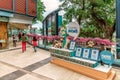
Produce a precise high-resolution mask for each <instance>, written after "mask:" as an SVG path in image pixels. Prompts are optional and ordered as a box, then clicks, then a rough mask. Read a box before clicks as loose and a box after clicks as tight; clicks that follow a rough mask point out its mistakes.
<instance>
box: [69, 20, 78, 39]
mask: <svg viewBox="0 0 120 80" xmlns="http://www.w3.org/2000/svg"><path fill="white" fill-rule="evenodd" d="M67 33H68V34H69V36H72V37H75V38H77V37H78V35H79V33H80V26H79V24H78V23H76V22H70V23H69V24H68V28H67Z"/></svg>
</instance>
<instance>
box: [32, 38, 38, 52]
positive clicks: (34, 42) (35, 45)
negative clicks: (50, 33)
mask: <svg viewBox="0 0 120 80" xmlns="http://www.w3.org/2000/svg"><path fill="white" fill-rule="evenodd" d="M32 45H33V48H34V52H37V38H36V37H35V36H34V37H33V40H32Z"/></svg>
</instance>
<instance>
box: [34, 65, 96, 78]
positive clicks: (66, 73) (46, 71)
mask: <svg viewBox="0 0 120 80" xmlns="http://www.w3.org/2000/svg"><path fill="white" fill-rule="evenodd" d="M33 72H35V73H38V74H41V75H44V76H47V77H49V78H52V79H54V80H86V79H87V80H94V79H91V78H89V77H86V76H84V75H81V74H79V73H76V72H74V71H71V70H69V69H66V68H63V67H60V66H57V65H54V64H51V63H49V64H46V65H44V66H42V67H40V68H38V69H36V70H34V71H33Z"/></svg>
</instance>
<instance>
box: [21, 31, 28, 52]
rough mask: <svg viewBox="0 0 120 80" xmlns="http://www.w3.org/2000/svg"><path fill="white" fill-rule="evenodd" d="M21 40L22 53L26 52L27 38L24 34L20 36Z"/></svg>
mask: <svg viewBox="0 0 120 80" xmlns="http://www.w3.org/2000/svg"><path fill="white" fill-rule="evenodd" d="M21 40H22V52H25V51H26V41H27V37H26V35H25V33H23V34H22V36H21Z"/></svg>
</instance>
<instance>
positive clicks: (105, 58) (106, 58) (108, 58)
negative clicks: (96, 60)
mask: <svg viewBox="0 0 120 80" xmlns="http://www.w3.org/2000/svg"><path fill="white" fill-rule="evenodd" d="M100 58H101V60H102V62H103V63H106V64H112V63H113V62H114V57H113V54H112V53H111V52H110V51H107V50H105V51H102V52H101V53H100Z"/></svg>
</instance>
